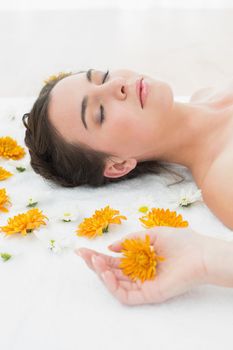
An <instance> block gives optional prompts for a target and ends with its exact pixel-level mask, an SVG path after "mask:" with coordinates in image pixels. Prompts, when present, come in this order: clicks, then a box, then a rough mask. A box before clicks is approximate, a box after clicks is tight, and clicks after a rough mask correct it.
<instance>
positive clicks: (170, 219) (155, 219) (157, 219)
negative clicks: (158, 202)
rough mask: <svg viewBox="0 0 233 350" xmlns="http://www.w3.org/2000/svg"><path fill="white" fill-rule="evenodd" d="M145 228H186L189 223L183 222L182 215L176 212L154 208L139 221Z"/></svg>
mask: <svg viewBox="0 0 233 350" xmlns="http://www.w3.org/2000/svg"><path fill="white" fill-rule="evenodd" d="M139 220H140V221H141V222H142V223H143V224H144V226H145V227H147V228H148V227H153V226H172V227H186V226H188V222H187V221H183V218H182V215H181V214H180V215H178V216H177V213H176V212H175V211H170V210H169V209H166V210H164V209H160V208H152V209H151V211H150V212H149V213H148V214H147V215H145V216H142V217H141V218H140V219H139Z"/></svg>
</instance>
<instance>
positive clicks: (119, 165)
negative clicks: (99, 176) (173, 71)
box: [104, 158, 137, 178]
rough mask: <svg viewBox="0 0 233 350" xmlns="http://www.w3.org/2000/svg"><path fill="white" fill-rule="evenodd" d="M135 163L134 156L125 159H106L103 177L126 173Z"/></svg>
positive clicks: (118, 175) (114, 176)
mask: <svg viewBox="0 0 233 350" xmlns="http://www.w3.org/2000/svg"><path fill="white" fill-rule="evenodd" d="M136 165H137V160H136V159H134V158H130V159H127V160H120V161H119V160H118V161H114V160H112V159H111V160H110V159H109V160H107V162H106V165H105V170H104V176H105V177H112V178H116V177H121V176H124V175H126V174H128V173H129V172H130V171H131V170H133V169H134V168H135V167H136Z"/></svg>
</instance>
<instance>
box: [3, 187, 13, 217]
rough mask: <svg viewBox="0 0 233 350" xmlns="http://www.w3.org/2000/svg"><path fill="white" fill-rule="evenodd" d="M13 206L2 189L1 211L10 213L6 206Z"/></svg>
mask: <svg viewBox="0 0 233 350" xmlns="http://www.w3.org/2000/svg"><path fill="white" fill-rule="evenodd" d="M8 204H11V202H10V200H9V197H8V195H7V194H6V190H5V188H1V189H0V211H3V212H5V213H6V212H8V211H9V210H8V209H7V208H5V205H8Z"/></svg>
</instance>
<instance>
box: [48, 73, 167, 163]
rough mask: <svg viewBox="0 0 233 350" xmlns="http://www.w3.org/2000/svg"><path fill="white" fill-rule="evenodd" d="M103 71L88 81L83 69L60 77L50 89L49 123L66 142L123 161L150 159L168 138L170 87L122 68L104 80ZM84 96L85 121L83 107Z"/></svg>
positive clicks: (92, 75)
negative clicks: (143, 87) (142, 87)
mask: <svg viewBox="0 0 233 350" xmlns="http://www.w3.org/2000/svg"><path fill="white" fill-rule="evenodd" d="M105 73H106V72H104V71H99V70H91V81H89V80H88V79H87V74H86V72H85V73H78V74H74V75H71V76H68V77H66V78H63V79H62V80H60V81H59V82H58V83H57V84H56V85H55V86H54V88H53V89H52V91H51V101H50V104H49V119H50V121H51V122H52V124H53V125H54V126H55V128H56V129H57V130H58V131H59V132H60V134H61V135H62V136H63V138H64V139H65V140H67V141H69V142H77V143H82V144H85V145H87V146H89V147H91V148H92V149H94V150H96V151H102V152H106V153H110V154H113V155H116V156H118V157H121V158H124V159H127V158H132V157H133V158H135V159H136V160H143V159H146V157H150V155H151V154H152V153H153V151H154V149H155V148H156V145H158V147H159V144H160V142H163V141H164V138H166V128H167V125H168V124H167V123H168V122H169V114H170V111H171V109H172V106H173V93H172V90H171V88H170V86H169V85H168V84H166V83H164V82H161V81H158V80H155V79H152V78H150V77H149V76H145V75H143V74H139V73H136V72H134V71H131V70H126V69H120V70H113V71H110V72H109V75H108V76H107V77H106V79H105V82H104V83H103V80H104V77H105ZM142 77H143V78H144V80H145V82H146V83H147V84H148V87H149V89H148V95H147V98H146V101H145V104H144V106H143V108H142V106H141V103H140V100H139V98H138V96H137V93H136V81H137V80H138V79H140V78H142ZM85 96H87V98H88V101H87V106H86V110H85V120H84V118H82V113H81V110H82V107H81V106H82V101H83V99H84V97H85ZM102 111H103V113H104V119H103V120H102V118H101V112H102ZM85 125H86V127H85Z"/></svg>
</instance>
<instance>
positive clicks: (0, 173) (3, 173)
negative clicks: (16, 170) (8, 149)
mask: <svg viewBox="0 0 233 350" xmlns="http://www.w3.org/2000/svg"><path fill="white" fill-rule="evenodd" d="M12 175H13V174H12V173H10V172H9V171H7V170H6V169H4V168H3V167H1V166H0V181H3V180H6V179H8V177H10V176H12Z"/></svg>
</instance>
